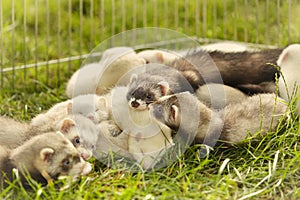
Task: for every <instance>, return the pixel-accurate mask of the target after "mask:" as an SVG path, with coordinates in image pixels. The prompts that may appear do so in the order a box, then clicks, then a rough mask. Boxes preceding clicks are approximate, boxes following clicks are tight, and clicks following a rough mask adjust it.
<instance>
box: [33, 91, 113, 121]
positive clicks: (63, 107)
mask: <svg viewBox="0 0 300 200" xmlns="http://www.w3.org/2000/svg"><path fill="white" fill-rule="evenodd" d="M105 103H106V101H105V99H104V97H101V96H98V95H96V94H86V95H79V96H76V97H74V98H73V99H69V100H66V101H63V102H60V103H57V104H55V105H54V106H52V107H51V108H50V109H49V110H48V111H46V112H44V113H41V114H39V115H37V116H35V117H34V118H33V119H32V120H31V125H32V126H38V127H41V126H50V127H53V126H55V125H56V124H57V123H58V122H59V121H61V120H62V119H63V118H65V117H66V116H67V115H72V114H73V115H76V114H79V115H83V116H85V117H87V118H89V119H90V120H92V121H93V122H94V123H99V122H100V121H102V120H105V119H107V118H108V115H109V112H108V111H107V110H106V108H107V106H106V105H105Z"/></svg>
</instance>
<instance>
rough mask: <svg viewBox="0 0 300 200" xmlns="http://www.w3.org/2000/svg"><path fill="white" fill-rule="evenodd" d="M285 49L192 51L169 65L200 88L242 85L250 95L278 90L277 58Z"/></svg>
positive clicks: (239, 86)
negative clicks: (229, 51)
mask: <svg viewBox="0 0 300 200" xmlns="http://www.w3.org/2000/svg"><path fill="white" fill-rule="evenodd" d="M281 52H282V49H268V50H262V51H256V52H252V51H244V52H231V53H225V52H219V51H213V52H206V51H203V50H200V51H196V52H191V53H188V54H187V55H186V56H184V57H182V58H179V59H176V60H174V61H173V62H171V63H169V64H167V65H168V66H172V67H175V68H176V69H178V70H179V71H181V72H182V73H183V75H184V77H185V78H187V80H188V81H189V82H190V83H191V85H193V88H195V89H197V87H199V86H200V85H203V84H207V83H221V84H226V85H229V86H232V87H236V88H239V89H240V90H242V91H243V92H245V93H247V94H255V93H265V92H271V93H272V92H274V91H275V76H276V75H275V74H277V73H278V70H277V69H276V67H274V66H272V65H270V64H269V63H271V64H274V65H276V60H277V59H278V56H279V55H280V53H281Z"/></svg>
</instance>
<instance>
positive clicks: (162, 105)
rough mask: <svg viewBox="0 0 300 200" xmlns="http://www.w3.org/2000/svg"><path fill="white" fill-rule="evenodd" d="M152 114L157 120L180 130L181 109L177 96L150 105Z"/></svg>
mask: <svg viewBox="0 0 300 200" xmlns="http://www.w3.org/2000/svg"><path fill="white" fill-rule="evenodd" d="M149 108H150V114H151V116H153V117H154V118H155V119H156V120H158V121H160V122H162V123H163V124H165V125H167V126H169V127H170V128H172V129H173V130H176V129H178V128H179V125H180V119H179V116H180V109H179V105H178V99H177V97H176V96H175V95H170V96H165V97H162V98H160V99H159V100H158V101H156V102H154V103H152V104H150V106H149Z"/></svg>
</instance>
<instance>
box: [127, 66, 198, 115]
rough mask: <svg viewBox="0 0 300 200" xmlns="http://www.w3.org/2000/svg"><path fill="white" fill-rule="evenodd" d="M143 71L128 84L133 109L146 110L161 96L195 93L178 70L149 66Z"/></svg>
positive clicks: (129, 101) (128, 99)
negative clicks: (185, 92)
mask: <svg viewBox="0 0 300 200" xmlns="http://www.w3.org/2000/svg"><path fill="white" fill-rule="evenodd" d="M140 69H141V68H140ZM143 70H144V71H143V72H142V73H139V74H133V75H132V76H131V80H130V83H129V84H128V88H129V90H128V93H127V95H126V97H127V101H128V104H129V106H130V107H131V108H133V109H136V110H145V109H147V108H148V105H149V104H150V103H152V102H155V101H156V100H157V99H158V98H160V97H161V96H165V95H169V94H173V93H178V92H184V91H189V92H194V89H193V87H192V86H191V85H190V83H189V82H188V80H186V78H185V77H184V76H183V75H182V74H181V73H180V72H179V71H177V70H176V69H173V68H171V67H167V66H163V65H160V64H147V66H145V67H144V68H143Z"/></svg>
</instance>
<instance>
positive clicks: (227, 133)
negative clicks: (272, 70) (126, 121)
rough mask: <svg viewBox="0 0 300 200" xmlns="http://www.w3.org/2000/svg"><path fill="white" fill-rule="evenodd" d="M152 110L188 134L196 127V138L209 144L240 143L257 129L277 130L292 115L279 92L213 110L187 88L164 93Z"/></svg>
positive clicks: (262, 131)
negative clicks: (183, 90) (165, 94)
mask: <svg viewBox="0 0 300 200" xmlns="http://www.w3.org/2000/svg"><path fill="white" fill-rule="evenodd" d="M150 113H151V114H152V116H153V117H155V118H156V119H157V120H159V121H161V122H162V123H164V124H166V125H167V126H169V127H170V128H172V129H173V130H176V131H178V130H182V132H183V133H185V134H186V135H187V136H190V134H194V132H195V131H196V134H195V137H194V142H195V143H204V144H207V145H209V146H214V145H215V144H217V143H218V142H219V141H223V142H225V143H227V144H231V143H237V142H241V141H243V140H244V139H246V138H247V136H249V135H253V134H255V133H257V132H260V133H261V134H265V133H266V132H267V131H273V130H274V129H275V128H276V127H277V125H278V124H279V123H280V120H281V119H282V118H285V117H286V116H287V115H288V112H287V105H286V102H285V101H284V100H283V99H281V98H279V97H277V96H276V95H275V94H259V95H254V96H252V97H247V99H246V100H244V101H242V102H241V103H237V104H230V105H228V106H226V107H225V108H224V109H222V110H220V111H213V110H211V109H209V108H208V107H207V106H206V105H204V104H203V103H202V102H201V101H199V100H198V99H197V98H196V97H195V96H194V95H192V94H190V93H187V92H184V93H180V94H174V95H170V96H165V97H162V98H161V99H159V100H158V101H156V102H154V103H152V104H151V105H150ZM197 116H198V117H197ZM191 138H193V137H191Z"/></svg>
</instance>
